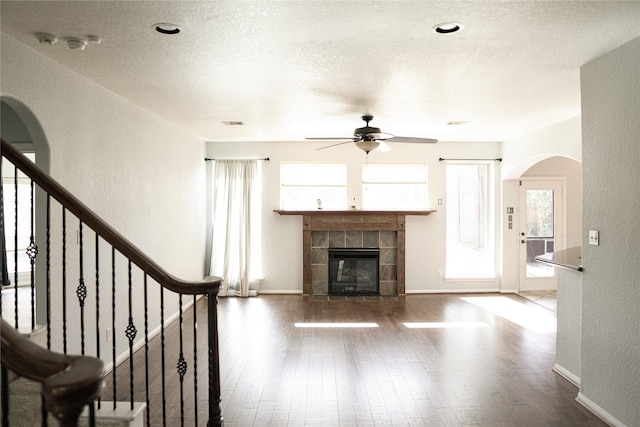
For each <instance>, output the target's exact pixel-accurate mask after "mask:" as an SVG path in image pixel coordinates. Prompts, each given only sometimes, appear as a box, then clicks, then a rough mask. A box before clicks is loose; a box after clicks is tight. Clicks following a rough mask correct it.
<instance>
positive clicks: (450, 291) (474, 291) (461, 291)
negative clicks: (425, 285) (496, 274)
mask: <svg viewBox="0 0 640 427" xmlns="http://www.w3.org/2000/svg"><path fill="white" fill-rule="evenodd" d="M496 292H500V289H498V288H487V289H478V288H473V289H451V288H446V289H421V290H406V294H407V295H409V294H416V295H418V294H481V293H485V294H493V293H496Z"/></svg>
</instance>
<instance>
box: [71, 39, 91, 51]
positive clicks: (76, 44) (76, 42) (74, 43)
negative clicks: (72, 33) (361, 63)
mask: <svg viewBox="0 0 640 427" xmlns="http://www.w3.org/2000/svg"><path fill="white" fill-rule="evenodd" d="M67 46H68V47H69V49H71V50H84V48H85V47H87V42H86V41H84V40H80V39H73V38H71V39H67Z"/></svg>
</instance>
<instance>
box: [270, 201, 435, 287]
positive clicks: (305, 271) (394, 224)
mask: <svg viewBox="0 0 640 427" xmlns="http://www.w3.org/2000/svg"><path fill="white" fill-rule="evenodd" d="M273 211H274V212H276V213H278V214H280V215H301V216H302V293H303V294H305V295H309V294H311V290H312V284H311V232H312V231H334V230H347V231H351V230H353V231H376V230H378V231H379V230H386V231H396V232H397V238H398V258H397V262H398V264H397V282H398V294H399V295H404V293H405V266H404V265H405V217H406V216H407V215H421V216H426V215H429V214H430V213H432V212H435V210H421V211H392V210H389V211H370V210H358V209H351V210H339V211H327V210H321V209H317V210H309V211H288V210H280V209H274V210H273Z"/></svg>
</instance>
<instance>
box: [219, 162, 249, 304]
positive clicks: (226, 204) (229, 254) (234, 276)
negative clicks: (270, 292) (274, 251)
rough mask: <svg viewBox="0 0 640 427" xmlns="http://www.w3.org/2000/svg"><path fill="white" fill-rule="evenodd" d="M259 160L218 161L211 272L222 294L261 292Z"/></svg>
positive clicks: (238, 294)
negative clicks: (221, 283) (220, 279)
mask: <svg viewBox="0 0 640 427" xmlns="http://www.w3.org/2000/svg"><path fill="white" fill-rule="evenodd" d="M258 167H259V165H258V162H257V161H256V160H216V161H215V162H214V166H213V180H212V183H213V211H212V215H213V224H212V228H213V230H212V239H211V242H212V246H211V262H210V273H211V274H212V275H214V276H219V277H222V278H223V279H224V287H223V289H222V290H221V292H220V295H222V296H224V295H236V296H241V297H247V296H250V295H257V291H258V286H259V283H260V280H261V277H260V276H261V264H262V248H261V246H262V242H261V235H262V230H261V193H260V191H261V188H260V187H261V185H260V177H259V175H260V174H259V170H258Z"/></svg>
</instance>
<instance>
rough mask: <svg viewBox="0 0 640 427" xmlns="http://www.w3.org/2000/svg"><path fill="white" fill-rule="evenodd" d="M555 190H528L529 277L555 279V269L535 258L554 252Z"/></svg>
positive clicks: (527, 237) (527, 235)
mask: <svg viewBox="0 0 640 427" xmlns="http://www.w3.org/2000/svg"><path fill="white" fill-rule="evenodd" d="M553 193H554V192H553V190H526V224H527V226H526V229H525V233H526V235H525V238H526V241H527V277H553V275H554V274H555V269H554V268H553V267H551V266H549V265H547V264H543V263H539V262H536V260H535V257H536V256H538V255H543V254H546V253H550V252H553V246H554V237H555V236H554V222H553V218H554V204H553V202H554V194H553Z"/></svg>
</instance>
